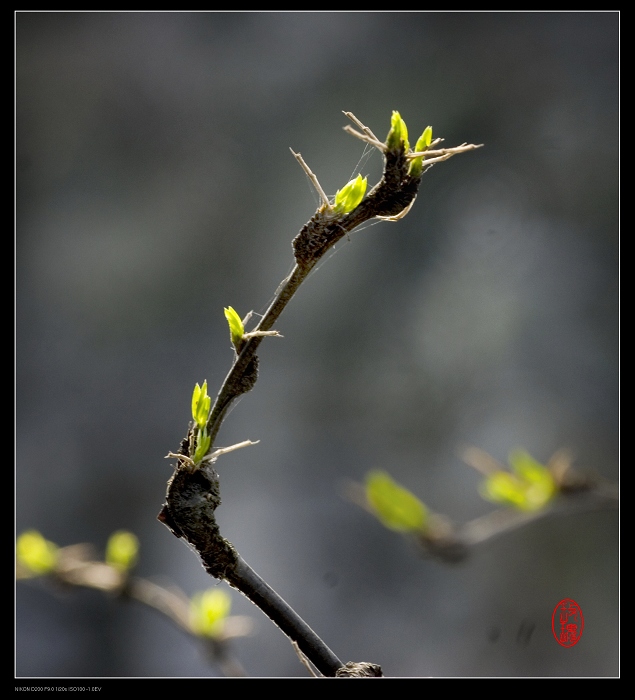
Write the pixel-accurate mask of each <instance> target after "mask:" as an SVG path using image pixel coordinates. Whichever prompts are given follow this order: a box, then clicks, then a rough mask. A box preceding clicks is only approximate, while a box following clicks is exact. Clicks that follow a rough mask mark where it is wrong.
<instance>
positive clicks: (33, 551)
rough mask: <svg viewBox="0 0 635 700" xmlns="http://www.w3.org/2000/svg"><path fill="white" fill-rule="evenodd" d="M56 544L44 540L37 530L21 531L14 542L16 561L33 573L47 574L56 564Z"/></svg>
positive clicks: (37, 574) (36, 574)
mask: <svg viewBox="0 0 635 700" xmlns="http://www.w3.org/2000/svg"><path fill="white" fill-rule="evenodd" d="M57 553H58V548H57V545H56V544H54V543H53V542H49V541H48V540H45V539H44V537H42V535H41V534H40V533H39V532H38V531H37V530H27V531H26V532H23V533H22V534H21V535H20V536H19V537H18V541H17V543H16V555H17V559H18V562H19V563H20V564H22V565H23V566H24V567H26V568H27V569H28V570H29V571H30V572H31V573H32V574H33V575H35V576H39V575H42V574H47V573H49V572H50V571H52V570H53V569H54V568H55V565H56V564H57Z"/></svg>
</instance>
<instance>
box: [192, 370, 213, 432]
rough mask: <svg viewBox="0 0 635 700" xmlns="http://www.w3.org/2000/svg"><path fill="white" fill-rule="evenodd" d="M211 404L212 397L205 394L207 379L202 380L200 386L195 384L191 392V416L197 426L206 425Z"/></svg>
mask: <svg viewBox="0 0 635 700" xmlns="http://www.w3.org/2000/svg"><path fill="white" fill-rule="evenodd" d="M211 405H212V398H211V396H208V394H207V380H205V381H204V382H203V386H202V387H201V386H199V385H198V384H196V386H195V387H194V392H193V393H192V418H194V422H195V423H196V425H197V426H198V427H199V428H204V427H205V426H206V425H207V418H208V416H209V409H210V406H211Z"/></svg>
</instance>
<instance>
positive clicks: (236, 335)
mask: <svg viewBox="0 0 635 700" xmlns="http://www.w3.org/2000/svg"><path fill="white" fill-rule="evenodd" d="M225 318H226V319H227V323H228V324H229V334H230V336H231V339H232V343H233V345H234V347H235V348H236V351H237V352H238V351H239V348H240V346H241V344H242V339H243V335H245V327H244V326H243V322H242V321H241V320H240V316H239V315H238V314H237V313H236V312H235V311H234V309H233V308H232V307H231V306H228V307H227V308H226V309H225Z"/></svg>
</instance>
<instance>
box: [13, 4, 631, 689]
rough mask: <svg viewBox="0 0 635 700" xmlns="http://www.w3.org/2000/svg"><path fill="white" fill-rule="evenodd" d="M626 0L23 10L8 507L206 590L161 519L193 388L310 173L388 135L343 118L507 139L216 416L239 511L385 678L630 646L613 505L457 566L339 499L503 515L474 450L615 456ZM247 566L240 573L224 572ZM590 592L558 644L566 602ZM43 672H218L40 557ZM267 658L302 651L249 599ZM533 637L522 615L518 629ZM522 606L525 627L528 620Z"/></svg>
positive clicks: (267, 571)
mask: <svg viewBox="0 0 635 700" xmlns="http://www.w3.org/2000/svg"><path fill="white" fill-rule="evenodd" d="M618 33H619V15H618V14H616V13H587V14H584V13H566V14H565V13H562V14H561V13H547V14H543V13H532V14H529V13H527V14H525V13H507V14H497V13H483V14H469V13H466V14H461V13H448V14H445V13H430V14H428V13H394V14H393V13H377V14H373V13H366V12H361V13H288V14H284V13H263V14H256V13H156V14H155V13H125V14H124V13H39V12H32V13H18V14H17V15H16V41H17V51H16V73H17V98H16V114H17V236H16V243H17V245H16V250H17V255H16V266H17V284H16V287H17V304H16V307H17V361H16V367H17V393H16V404H17V427H16V445H17V469H16V506H17V515H16V529H17V532H18V533H19V532H21V531H23V530H25V529H27V528H36V529H38V530H40V531H41V532H42V533H43V534H44V535H45V537H47V538H48V539H50V540H52V541H54V542H56V543H57V544H59V545H61V546H63V545H68V544H73V543H77V542H92V543H93V544H95V545H96V546H98V547H100V548H103V546H104V545H105V542H106V540H107V538H108V536H109V534H110V533H111V532H113V531H114V530H117V529H121V528H126V529H129V530H132V531H133V532H134V533H136V534H137V536H138V537H139V539H140V541H141V552H140V562H139V566H138V573H139V574H141V575H143V576H147V577H152V578H153V579H154V580H156V581H159V582H165V583H167V582H172V583H174V584H176V585H178V586H180V587H182V588H183V589H184V590H185V591H186V592H187V593H188V594H190V595H191V594H193V593H194V592H196V591H200V590H203V589H206V588H208V587H210V586H212V585H214V584H215V581H213V580H212V579H210V578H209V577H208V576H207V575H206V574H205V572H204V571H203V569H202V567H201V565H200V563H199V561H198V559H197V557H196V556H195V555H194V554H193V553H192V552H191V551H190V550H189V549H188V548H187V547H186V546H184V544H183V543H182V542H180V541H179V540H177V539H176V538H175V537H174V536H173V535H172V534H171V533H170V532H169V531H168V530H167V528H165V527H164V526H163V525H161V524H160V523H159V522H157V520H156V515H157V513H158V512H159V510H160V508H161V504H162V502H163V498H164V495H165V486H166V481H167V479H168V478H169V476H170V475H171V473H172V469H171V465H170V462H169V461H168V460H166V459H164V455H165V454H166V453H167V452H168V451H169V450H175V449H177V448H178V445H179V441H180V440H181V438H182V437H183V436H184V434H185V432H186V429H187V425H188V420H189V419H190V400H191V393H192V388H193V386H194V384H195V383H196V382H202V381H203V380H204V379H207V380H208V382H209V385H210V389H209V391H210V394H212V395H215V393H216V391H217V389H218V387H219V386H220V384H221V382H222V380H223V378H224V377H225V375H226V373H227V371H228V369H229V367H230V364H231V362H232V350H231V347H230V343H229V333H228V329H227V324H226V321H225V318H224V316H223V307H224V306H228V305H232V306H233V307H234V308H235V309H237V310H238V312H239V313H240V314H241V315H243V314H245V313H246V312H247V311H249V310H250V309H253V310H254V311H255V312H257V313H262V312H263V311H264V310H265V309H266V307H267V306H268V303H269V302H270V300H271V298H272V296H273V293H274V291H275V289H276V287H277V285H278V284H279V282H280V281H281V280H282V279H283V277H285V276H286V274H287V273H288V272H289V271H290V269H291V266H292V262H293V258H292V249H291V240H292V239H293V237H294V236H295V235H296V233H297V232H298V230H299V229H300V227H301V226H302V225H303V224H304V223H305V221H306V220H307V219H308V218H309V217H310V216H311V215H312V214H313V212H314V211H315V208H316V203H317V200H316V196H315V194H314V192H313V191H312V188H311V187H310V185H309V183H308V181H307V178H306V177H305V175H304V174H303V172H302V171H301V169H300V168H299V166H298V164H297V163H296V161H295V160H294V159H293V157H292V155H291V154H290V152H289V147H292V148H293V149H294V150H295V151H300V152H301V153H302V155H303V157H304V158H305V159H306V161H307V162H308V163H309V165H310V166H311V168H312V169H313V171H314V172H315V173H316V174H317V176H318V177H319V179H320V181H321V183H322V185H323V187H324V188H325V190H326V191H327V192H328V193H329V194H334V193H335V191H336V190H337V189H338V188H339V187H341V186H342V185H344V184H345V183H346V182H347V181H348V179H349V178H350V177H351V176H352V175H353V174H355V173H356V172H359V169H361V172H362V174H363V175H368V176H369V178H370V181H371V183H372V184H374V183H375V182H376V181H377V179H378V177H379V174H380V172H381V165H382V163H381V158H380V156H379V154H377V153H376V154H375V155H373V156H372V157H371V158H370V159H369V160H362V161H361V162H360V158H361V157H362V155H363V153H364V145H363V144H362V143H360V142H358V141H356V140H355V139H353V138H352V137H350V136H348V135H347V134H345V133H344V132H343V131H342V127H343V126H344V125H345V124H346V123H347V119H346V118H345V117H344V116H343V114H342V110H350V111H352V112H353V113H354V114H355V115H356V116H357V117H358V118H359V119H361V120H362V121H363V122H364V123H365V124H367V125H368V126H369V127H370V128H371V129H373V131H375V133H376V134H377V135H378V136H379V137H380V138H385V135H386V133H387V131H388V127H389V122H390V115H391V112H392V110H393V109H397V110H399V111H400V112H401V115H402V116H403V117H404V119H405V121H406V123H407V124H408V126H409V128H410V134H411V141H414V140H416V138H417V137H418V136H419V135H420V134H421V132H422V131H423V129H424V128H425V127H426V126H427V125H428V124H431V125H432V126H433V128H434V136H441V137H444V138H445V139H446V140H445V145H448V146H453V145H458V144H460V143H462V142H464V141H467V142H472V143H484V144H485V147H484V148H482V149H480V150H478V151H475V152H473V153H468V154H465V155H461V156H457V157H455V158H453V159H452V160H451V161H450V162H447V163H443V164H439V165H437V166H434V167H433V168H432V169H431V170H430V171H429V172H428V173H427V174H426V175H425V176H424V180H423V182H422V186H421V190H420V194H419V197H418V199H417V202H416V205H415V206H414V207H413V209H412V211H411V212H410V214H409V215H408V217H407V218H405V219H404V220H402V221H401V222H399V223H385V222H382V223H377V224H376V225H370V226H367V227H366V228H364V229H363V230H362V231H358V232H355V233H353V234H352V235H350V236H349V237H347V238H346V239H345V240H343V241H342V242H341V243H340V244H338V245H337V247H336V249H335V251H333V252H332V253H331V254H330V255H329V256H328V259H327V260H325V261H324V262H323V264H321V266H320V267H319V269H318V270H317V271H315V272H314V273H313V274H312V275H311V277H310V278H309V280H308V281H307V283H306V284H305V285H304V286H303V287H302V288H301V290H300V291H299V293H298V295H297V296H296V298H295V299H294V300H293V302H292V303H291V305H290V306H289V308H288V309H287V310H286V311H285V313H284V314H283V315H282V317H281V318H280V320H279V321H278V323H277V324H276V328H277V329H278V330H279V331H280V332H281V333H282V334H283V335H284V339H282V340H280V339H271V340H267V341H265V342H264V343H263V345H262V346H261V352H260V360H261V373H260V379H259V381H258V384H257V385H256V388H255V389H254V391H252V392H251V393H250V394H248V395H246V396H245V397H243V398H242V400H241V402H240V403H239V404H238V405H237V406H236V407H235V408H234V410H233V412H232V413H231V415H230V416H229V418H228V419H227V421H226V422H225V424H224V426H223V428H222V431H221V433H220V435H219V439H218V444H219V445H229V444H232V443H235V442H239V441H242V440H245V439H251V440H260V443H259V444H258V446H256V447H252V448H249V449H245V450H241V451H239V452H236V453H233V454H230V455H227V456H225V457H223V458H222V459H221V460H220V461H219V462H218V464H217V469H218V471H219V473H220V475H221V486H222V495H223V504H222V506H221V507H220V509H219V510H218V511H217V516H218V519H219V522H220V524H221V528H222V532H223V534H224V535H225V536H226V537H227V538H228V539H229V540H230V541H232V542H233V543H234V544H235V546H236V547H237V549H238V550H239V551H240V552H241V554H242V555H243V557H244V558H245V559H246V560H247V561H248V562H249V563H250V564H251V565H252V566H253V567H254V568H255V569H256V571H258V572H259V573H260V574H261V575H262V576H263V577H264V578H265V579H266V580H267V581H268V582H269V583H270V584H271V585H272V586H273V587H274V588H275V589H276V590H277V591H278V592H279V593H280V594H281V595H282V596H283V597H284V598H285V599H286V600H287V601H288V602H289V603H290V604H291V605H292V606H294V607H295V608H296V610H297V611H298V612H299V613H300V614H301V615H302V616H303V617H304V618H305V619H306V620H307V621H308V622H309V624H310V625H312V626H313V627H314V629H315V630H316V632H317V633H318V634H320V635H321V636H322V637H323V639H324V640H325V641H326V642H327V643H328V644H329V646H330V647H331V648H332V649H333V650H334V651H335V652H336V653H337V655H338V656H339V657H340V658H342V659H343V660H345V661H348V660H355V661H371V662H374V663H379V664H381V665H382V667H383V669H384V673H385V674H386V675H390V676H429V675H434V676H492V675H494V676H501V675H502V676H519V675H521V676H536V675H538V676H554V675H555V676H572V675H575V676H586V675H592V676H605V675H615V674H617V673H618V672H619V669H618V516H617V512H616V511H604V512H594V513H588V514H583V515H572V516H565V517H560V518H551V519H546V520H542V521H540V522H538V523H536V524H534V525H531V526H528V527H525V528H524V529H521V530H518V531H515V532H513V533H511V534H508V535H506V536H504V537H500V538H498V539H496V540H492V541H490V542H488V543H486V544H483V545H482V546H480V547H478V548H475V549H474V551H473V553H472V556H471V558H470V559H469V560H468V561H467V562H465V563H464V564H462V565H460V566H454V567H446V566H443V565H441V564H439V563H438V562H435V561H429V560H425V559H423V558H421V557H420V556H419V553H418V552H417V550H416V549H415V548H414V547H413V546H412V545H410V544H409V543H408V542H407V541H406V540H403V539H402V538H400V537H399V536H398V535H396V534H394V533H392V532H390V531H387V530H385V529H383V528H382V526H381V525H380V524H379V523H378V522H377V521H375V520H373V519H372V518H371V517H370V516H369V515H368V514H367V513H365V512H364V511H363V510H361V509H360V508H358V507H357V506H355V505H353V504H352V503H350V502H348V501H347V500H346V499H345V498H343V497H342V485H343V484H344V483H345V482H346V480H350V479H352V480H355V481H361V480H363V478H364V475H365V474H366V472H367V471H369V470H370V469H375V468H379V469H384V470H387V471H389V472H390V473H391V474H392V476H393V477H394V478H395V479H396V480H397V481H399V482H400V483H402V484H403V485H405V486H406V487H408V488H409V489H411V490H412V491H414V492H415V493H416V494H417V495H418V496H419V497H420V498H422V499H423V500H424V501H425V502H426V503H427V504H428V506H429V507H430V508H432V509H433V510H435V511H437V512H442V513H445V514H447V515H448V516H450V517H451V518H453V519H454V520H455V521H457V522H465V521H466V520H468V519H471V518H474V517H477V516H479V515H481V514H484V513H487V512H489V511H490V510H492V508H493V506H491V505H490V504H488V503H486V502H485V501H483V500H482V499H481V498H480V497H479V495H478V492H477V488H478V483H479V475H478V474H477V473H476V472H474V471H473V470H471V469H470V468H469V467H467V466H465V465H464V464H463V463H462V461H461V460H460V458H459V454H460V451H461V450H462V449H463V448H465V447H466V446H477V447H480V448H482V449H484V450H486V451H488V452H489V453H491V454H492V455H494V457H496V458H497V459H499V460H501V461H505V460H506V457H507V454H508V452H509V451H510V450H511V449H513V448H516V447H523V448H524V449H526V450H528V451H529V452H530V453H531V454H532V455H533V456H535V457H536V458H537V459H538V460H540V461H543V462H545V461H546V460H547V459H548V458H549V457H550V456H551V454H552V453H553V452H554V451H555V450H556V449H558V448H562V447H566V448H569V449H570V450H571V451H572V452H573V454H574V455H575V457H576V462H575V465H576V466H577V467H579V468H580V469H583V470H592V471H594V472H595V473H597V474H600V475H602V476H603V477H605V478H608V479H611V480H617V477H618V333H617V329H618V275H617V265H618V96H619V95H618V87H619V85H618V61H619V48H618V46H619V45H618V38H619V34H618ZM219 585H222V586H224V587H226V585H225V584H219ZM563 598H573V599H575V600H576V601H577V602H578V603H579V604H580V606H581V607H582V610H583V612H584V615H585V632H584V635H583V638H582V640H581V642H580V643H579V644H578V645H577V646H576V647H574V648H570V649H565V648H562V647H560V646H558V644H556V642H555V641H554V639H553V637H552V634H551V614H552V611H553V609H554V607H555V605H556V604H557V603H558V601H560V600H561V599H563ZM16 600H17V607H16V667H15V668H16V674H17V675H19V676H44V677H62V676H104V677H110V676H113V677H114V676H120V677H128V676H140V677H148V676H170V677H172V676H173V677H184V676H210V675H215V674H216V673H217V670H216V669H214V668H213V667H210V666H209V665H207V664H206V662H205V660H204V658H203V656H202V654H201V653H200V650H199V648H198V647H197V645H196V644H195V643H194V642H193V641H191V640H190V639H188V638H186V637H185V636H184V635H183V634H182V633H180V632H179V631H177V630H176V629H175V628H173V627H172V625H171V624H170V623H169V622H168V621H167V620H165V619H163V618H161V617H160V616H159V615H157V614H156V613H154V612H153V611H150V610H148V609H145V608H143V607H141V606H139V605H137V604H135V603H123V602H121V601H117V600H115V599H110V598H107V597H105V596H102V595H100V594H98V593H97V592H94V591H89V590H54V589H52V588H51V587H50V586H48V585H46V582H42V581H33V582H28V583H22V582H20V583H19V585H17V589H16ZM232 600H233V612H235V613H236V614H243V615H249V616H251V617H252V618H253V620H254V623H255V625H256V628H255V634H254V636H252V637H249V638H244V639H240V640H238V641H237V642H236V643H235V644H234V645H233V649H234V651H235V652H236V654H237V655H238V657H239V659H240V660H241V662H242V663H243V664H244V666H245V668H246V670H247V672H248V673H249V675H252V676H305V675H306V673H305V670H304V669H303V668H302V666H301V665H300V664H299V663H298V660H297V658H296V656H295V653H294V652H293V650H292V649H291V647H290V645H289V643H288V642H287V640H286V638H285V637H284V636H283V635H282V634H281V633H280V631H279V630H278V629H277V628H276V627H275V626H274V625H273V624H271V623H270V622H269V621H268V620H267V619H266V618H265V617H264V616H263V615H262V614H261V613H260V611H259V610H257V609H256V608H255V607H253V606H252V605H251V604H250V603H249V602H248V601H246V600H245V599H243V598H242V597H241V596H240V595H239V594H238V593H236V592H232ZM528 629H530V630H532V633H531V634H527V630H528ZM523 630H524V632H523Z"/></svg>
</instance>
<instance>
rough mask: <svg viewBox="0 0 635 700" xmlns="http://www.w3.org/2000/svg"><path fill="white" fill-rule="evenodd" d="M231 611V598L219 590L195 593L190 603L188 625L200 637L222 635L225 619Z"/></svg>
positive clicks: (213, 589)
mask: <svg viewBox="0 0 635 700" xmlns="http://www.w3.org/2000/svg"><path fill="white" fill-rule="evenodd" d="M230 609H231V597H230V595H229V594H228V593H227V592H225V591H224V590H222V589H221V588H210V589H209V590H207V591H203V592H202V593H197V594H196V595H194V596H193V597H192V600H191V602H190V625H191V627H192V631H193V632H194V634H198V635H200V636H202V637H218V636H220V635H222V632H223V627H224V624H225V619H226V618H227V616H228V615H229V611H230Z"/></svg>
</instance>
